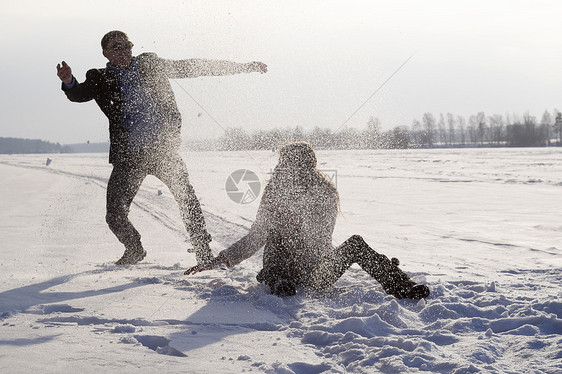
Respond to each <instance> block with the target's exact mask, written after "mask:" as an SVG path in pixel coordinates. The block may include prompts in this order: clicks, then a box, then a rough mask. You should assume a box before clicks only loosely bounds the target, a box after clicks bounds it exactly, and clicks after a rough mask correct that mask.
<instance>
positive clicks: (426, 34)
mask: <svg viewBox="0 0 562 374" xmlns="http://www.w3.org/2000/svg"><path fill="white" fill-rule="evenodd" d="M560 17H562V3H560V2H558V1H554V0H552V1H540V0H539V1H537V0H534V1H502V0H496V1H479V0H477V1H474V0H472V1H454V2H452V1H437V0H435V1H367V0H365V1H310V0H308V1H254V0H248V1H190V0H185V1H176V0H170V1H154V0H153V1H139V0H137V1H132V0H121V1H118V2H117V1H115V2H114V1H107V0H96V1H95V2H94V1H76V0H75V1H66V0H61V1H54V0H28V1H26V0H18V1H14V0H3V1H2V3H1V5H0V31H1V32H0V50H1V51H2V56H3V59H2V60H3V61H2V65H1V66H2V68H1V69H0V79H1V81H2V83H3V84H2V86H1V88H0V98H1V99H0V103H1V104H0V105H1V106H2V107H1V110H0V137H21V138H32V139H43V140H48V141H52V142H60V143H61V144H72V143H83V142H87V141H90V142H105V141H107V139H108V137H109V135H108V124H107V119H106V118H105V116H104V115H103V114H102V113H101V111H100V110H99V109H98V107H97V106H96V104H95V103H94V102H89V103H82V104H77V103H71V102H69V101H68V100H67V99H66V97H65V95H64V94H63V93H62V92H61V90H60V81H59V79H58V77H57V76H56V65H57V63H59V62H61V61H62V60H64V61H66V62H67V63H68V64H69V65H70V66H71V68H72V71H73V73H74V75H75V76H76V78H77V79H78V80H79V81H83V80H84V78H85V74H86V71H87V70H88V69H91V68H94V67H96V68H100V67H104V66H105V64H106V60H105V58H104V57H103V56H102V54H101V47H100V39H101V37H102V36H103V35H104V34H105V33H106V32H107V31H110V30H114V29H118V30H123V31H125V32H127V34H128V35H129V37H130V38H131V39H132V41H133V42H134V43H135V47H134V49H133V54H134V55H138V54H140V53H143V52H155V53H157V54H158V55H159V56H161V57H165V58H171V59H185V58H210V59H225V60H231V61H237V62H249V61H262V62H264V63H266V64H267V65H268V69H269V71H268V73H267V74H258V73H253V74H242V75H237V76H224V77H200V78H195V79H180V80H175V81H174V82H172V87H173V88H174V91H175V94H176V100H177V102H178V106H179V108H180V111H181V112H182V116H183V133H182V136H183V137H184V138H194V139H195V138H209V137H217V136H220V135H221V134H223V133H224V130H225V129H227V128H243V129H246V130H247V131H249V132H251V131H255V130H258V129H271V128H275V127H278V128H283V127H295V126H300V127H302V128H303V129H304V130H312V129H313V128H314V127H315V126H320V127H322V128H329V129H331V130H332V131H339V130H341V129H342V128H344V127H345V126H347V127H353V128H356V129H359V130H360V129H364V128H366V126H367V122H368V120H369V118H370V117H371V116H373V117H377V118H379V120H380V122H381V126H382V128H383V129H385V130H387V129H392V128H394V127H395V126H404V125H405V126H410V125H411V124H412V122H413V120H414V119H418V120H421V118H422V116H423V114H424V113H427V112H429V113H432V114H433V115H434V116H435V117H436V118H438V116H439V114H440V113H443V114H446V113H453V114H455V115H462V116H464V117H466V118H468V117H469V116H470V115H474V114H477V113H478V112H484V113H485V114H486V115H492V114H502V115H506V114H520V115H521V114H524V113H526V112H529V114H531V115H533V116H536V117H537V119H538V120H540V118H541V117H542V115H543V113H544V112H545V110H548V111H549V112H553V111H554V110H555V109H559V108H560V109H562V104H561V102H560V100H562V68H561V67H560V66H561V64H560V61H562V21H561V20H560ZM389 78H390V79H389ZM385 82H386V83H385Z"/></svg>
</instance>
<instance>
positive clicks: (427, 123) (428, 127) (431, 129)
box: [422, 113, 435, 148]
mask: <svg viewBox="0 0 562 374" xmlns="http://www.w3.org/2000/svg"><path fill="white" fill-rule="evenodd" d="M422 121H423V126H424V134H423V135H424V139H423V144H427V147H428V148H432V147H433V139H434V137H435V117H433V114H431V113H425V114H424V115H423V119H422Z"/></svg>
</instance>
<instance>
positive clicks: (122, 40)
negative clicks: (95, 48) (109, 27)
mask: <svg viewBox="0 0 562 374" xmlns="http://www.w3.org/2000/svg"><path fill="white" fill-rule="evenodd" d="M101 48H102V53H103V55H104V56H105V57H106V58H107V59H108V60H109V64H110V65H112V66H115V67H118V68H123V69H126V68H128V67H129V66H130V65H131V61H132V60H133V54H132V48H133V43H132V42H131V41H130V40H129V37H128V36H127V34H125V33H124V32H123V31H118V30H113V31H110V32H108V33H107V34H105V35H104V36H103V38H102V39H101Z"/></svg>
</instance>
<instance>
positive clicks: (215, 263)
mask: <svg viewBox="0 0 562 374" xmlns="http://www.w3.org/2000/svg"><path fill="white" fill-rule="evenodd" d="M221 265H226V266H228V260H227V259H226V257H225V256H224V255H223V254H219V255H218V256H217V257H215V258H213V259H212V260H211V261H209V262H208V263H206V264H201V265H195V266H193V267H191V268H189V269H187V270H186V271H185V272H184V273H183V274H184V275H193V274H196V273H200V272H202V271H206V270H212V269H215V268H218V267H219V266H221Z"/></svg>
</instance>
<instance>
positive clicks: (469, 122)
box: [190, 110, 562, 151]
mask: <svg viewBox="0 0 562 374" xmlns="http://www.w3.org/2000/svg"><path fill="white" fill-rule="evenodd" d="M381 128H382V124H381V122H380V120H379V119H378V118H376V117H374V116H371V117H370V118H369V120H368V121H367V124H366V128H364V129H362V130H358V129H355V128H353V127H344V128H342V129H340V130H338V131H332V130H330V129H326V128H321V127H319V126H316V127H314V128H313V129H312V130H309V131H306V130H304V129H303V128H302V127H300V126H296V127H294V128H283V129H280V128H275V129H270V130H257V131H253V132H247V131H246V130H244V129H242V128H229V129H226V131H225V133H224V134H223V135H222V136H221V137H220V138H219V139H218V141H216V142H213V143H205V144H203V143H192V144H191V145H192V146H193V147H190V148H196V149H204V148H207V149H208V147H212V148H213V149H219V150H225V151H232V150H263V149H277V148H278V147H279V146H280V145H281V144H284V143H286V142H289V141H297V140H304V141H308V142H309V143H311V144H312V145H313V146H314V147H315V148H317V149H406V148H437V147H450V148H453V147H545V146H560V145H561V132H562V115H561V114H560V112H558V111H557V110H554V111H553V113H550V112H548V111H545V112H544V114H543V115H542V117H541V119H540V121H539V120H537V118H536V117H534V116H531V115H530V114H529V113H525V114H523V115H517V114H507V115H505V116H504V115H498V114H494V115H491V116H487V115H485V114H484V112H479V113H477V114H475V115H471V116H469V117H468V118H465V117H463V116H459V115H454V114H452V113H447V114H445V115H444V114H440V115H439V116H437V117H436V116H434V115H433V114H432V113H425V114H424V115H423V117H422V118H421V119H414V120H413V122H412V124H411V125H410V126H396V127H394V128H393V129H392V130H387V131H383V130H381Z"/></svg>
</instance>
